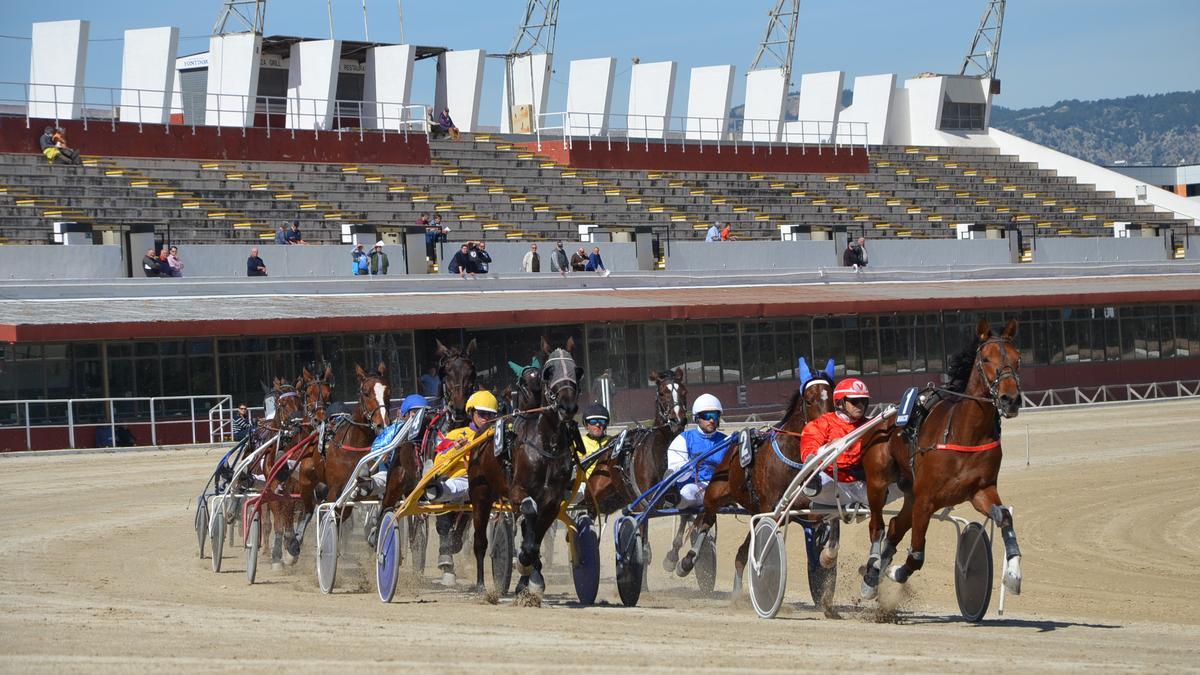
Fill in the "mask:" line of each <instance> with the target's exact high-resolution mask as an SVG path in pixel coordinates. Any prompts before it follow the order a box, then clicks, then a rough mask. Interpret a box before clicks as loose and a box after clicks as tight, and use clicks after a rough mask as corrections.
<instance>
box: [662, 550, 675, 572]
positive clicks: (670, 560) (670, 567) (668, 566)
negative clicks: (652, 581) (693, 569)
mask: <svg viewBox="0 0 1200 675" xmlns="http://www.w3.org/2000/svg"><path fill="white" fill-rule="evenodd" d="M678 562H679V551H676V550H670V551H667V555H666V556H665V557H664V558H663V562H662V565H663V570H665V571H667V572H672V571H674V570H675V564H676V563H678Z"/></svg>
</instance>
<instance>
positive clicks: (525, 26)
mask: <svg viewBox="0 0 1200 675" xmlns="http://www.w3.org/2000/svg"><path fill="white" fill-rule="evenodd" d="M558 3H559V0H528V2H527V3H526V5H525V16H524V19H523V20H522V21H521V25H520V26H518V27H517V34H516V37H514V38H513V42H512V46H511V47H509V49H508V52H507V53H504V54H488V56H489V57H492V58H498V59H504V80H505V82H506V86H505V91H504V97H505V101H506V102H507V103H508V106H507V109H508V117H509V119H508V120H501V124H502V125H503V124H504V123H505V122H507V127H508V128H509V129H511V128H512V115H513V112H514V110H515V108H516V95H515V94H514V93H513V86H514V85H513V81H514V80H515V79H516V78H515V77H514V73H513V64H514V63H516V61H517V59H520V58H525V57H532V56H533V55H534V54H545V55H547V56H551V55H553V54H554V38H555V34H556V33H557V32H558ZM529 67H530V69H531V70H530V73H529V86H530V92H531V94H532V93H533V91H534V86H533V83H534V79H535V77H534V75H535V74H534V73H533V72H532V68H533V59H532V58H530V59H529ZM535 120H536V118H535ZM536 124H537V123H536V121H534V126H536Z"/></svg>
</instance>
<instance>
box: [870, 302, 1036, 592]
mask: <svg viewBox="0 0 1200 675" xmlns="http://www.w3.org/2000/svg"><path fill="white" fill-rule="evenodd" d="M1016 332H1017V322H1016V320H1015V319H1012V320H1010V321H1009V322H1008V325H1007V326H1005V327H1004V331H1003V332H1002V333H1001V334H1000V335H995V334H993V333H992V331H991V329H990V328H989V327H988V323H987V321H986V320H981V321H980V322H979V324H978V326H977V328H976V331H975V334H976V336H975V339H974V341H973V342H972V343H971V344H970V345H968V346H967V347H966V348H965V349H964V350H963V351H962V352H961V353H960V354H959V355H957V356H956V357H955V358H953V359H951V361H950V367H949V372H948V375H949V377H950V382H951V384H950V385H949V386H948V387H947V388H946V389H934V390H932V391H927V392H926V393H927V394H932V395H933V398H935V399H936V400H935V401H934V402H933V403H932V404H929V405H928V407H927V415H925V419H924V421H923V422H922V423H920V424H919V425H918V426H917V427H916V433H915V434H912V433H911V432H910V433H909V434H903V433H900V432H899V431H895V430H894V431H892V432H890V433H888V434H886V436H885V437H884V438H885V440H886V442H882V441H881V442H877V443H872V444H871V445H869V446H867V445H866V444H865V443H864V454H863V468H864V469H865V471H866V475H867V497H868V499H869V501H870V507H871V523H870V536H871V553H870V558H869V560H868V564H867V565H866V566H865V573H864V577H863V586H862V594H863V596H864V597H867V598H871V597H874V596H875V593H876V589H877V586H878V578H879V572H880V570H881V569H887V567H888V564H889V563H890V561H891V559H892V556H893V555H894V554H895V552H896V546H897V545H898V544H899V543H900V540H901V539H903V537H904V535H905V533H907V532H908V530H909V529H910V528H911V529H912V541H911V542H910V551H909V554H908V558H907V559H906V560H905V561H904V564H902V565H897V566H895V567H892V568H890V569H887V574H888V577H890V578H891V579H892V580H893V581H896V582H899V583H904V582H905V581H907V580H908V578H909V577H910V576H911V575H912V573H913V572H916V571H917V570H919V569H921V566H922V565H923V564H924V562H925V534H926V530H927V529H928V527H929V520H930V518H931V517H932V516H933V514H934V512H935V511H937V510H938V509H942V508H946V507H952V506H956V505H958V504H961V503H963V502H965V501H970V502H971V506H973V507H975V510H976V511H978V512H979V513H981V514H983V515H984V517H986V518H991V519H992V520H994V521H995V522H996V524H997V525H999V527H1000V532H1001V536H1002V537H1003V539H1004V552H1005V559H1006V561H1007V565H1006V566H1005V574H1004V578H1003V583H1004V586H1005V588H1006V589H1007V590H1008V591H1009V592H1010V593H1012V594H1014V595H1017V594H1019V593H1020V592H1021V550H1020V548H1019V547H1018V546H1017V535H1016V532H1015V531H1014V530H1013V521H1012V511H1011V509H1009V508H1007V507H1005V506H1004V505H1003V502H1001V500H1000V495H999V493H998V492H997V491H996V478H997V476H998V474H999V473H1000V461H1001V458H1002V451H1001V448H1000V419H1001V417H1005V418H1011V417H1016V415H1017V413H1018V412H1019V410H1020V407H1021V380H1020V377H1019V375H1018V369H1019V368H1020V366H1021V354H1020V352H1019V351H1018V350H1017V347H1016V345H1015V344H1014V342H1013V338H1014V336H1015V335H1016ZM910 436H912V437H913V438H912V440H911V441H910V440H909V437H910ZM893 482H896V483H898V484H899V485H900V487H901V488H902V489H903V490H904V503H903V505H902V506H901V508H900V512H899V513H898V514H897V515H896V516H895V517H894V518H892V520H891V522H889V523H888V527H887V536H886V541H884V537H883V515H882V512H883V505H884V502H885V500H886V495H887V489H888V485H889V484H890V483H893Z"/></svg>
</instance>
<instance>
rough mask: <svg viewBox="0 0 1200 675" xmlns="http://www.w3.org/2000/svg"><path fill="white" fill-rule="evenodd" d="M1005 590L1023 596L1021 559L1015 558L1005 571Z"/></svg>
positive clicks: (1009, 562) (1010, 561)
mask: <svg viewBox="0 0 1200 675" xmlns="http://www.w3.org/2000/svg"><path fill="white" fill-rule="evenodd" d="M1002 583H1003V584H1004V589H1005V590H1007V591H1008V592H1009V593H1012V594H1013V595H1020V594H1021V559H1020V558H1019V557H1014V558H1012V559H1011V560H1009V561H1008V569H1006V570H1005V571H1004V580H1003V581H1002Z"/></svg>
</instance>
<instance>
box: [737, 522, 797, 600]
mask: <svg viewBox="0 0 1200 675" xmlns="http://www.w3.org/2000/svg"><path fill="white" fill-rule="evenodd" d="M784 543H785V542H784V539H783V531H782V530H780V529H779V527H778V526H777V525H776V524H775V521H773V520H771V519H769V518H763V519H761V520H759V521H758V524H756V525H755V526H754V538H753V540H752V542H751V544H750V562H749V564H748V565H746V569H747V571H748V572H749V573H750V603H751V604H753V605H754V611H755V612H756V613H757V614H758V615H759V616H760V617H762V618H764V619H773V618H775V615H776V614H778V613H779V607H780V606H781V605H783V592H784V590H785V589H786V588H787V548H786V547H785V546H784Z"/></svg>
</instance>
